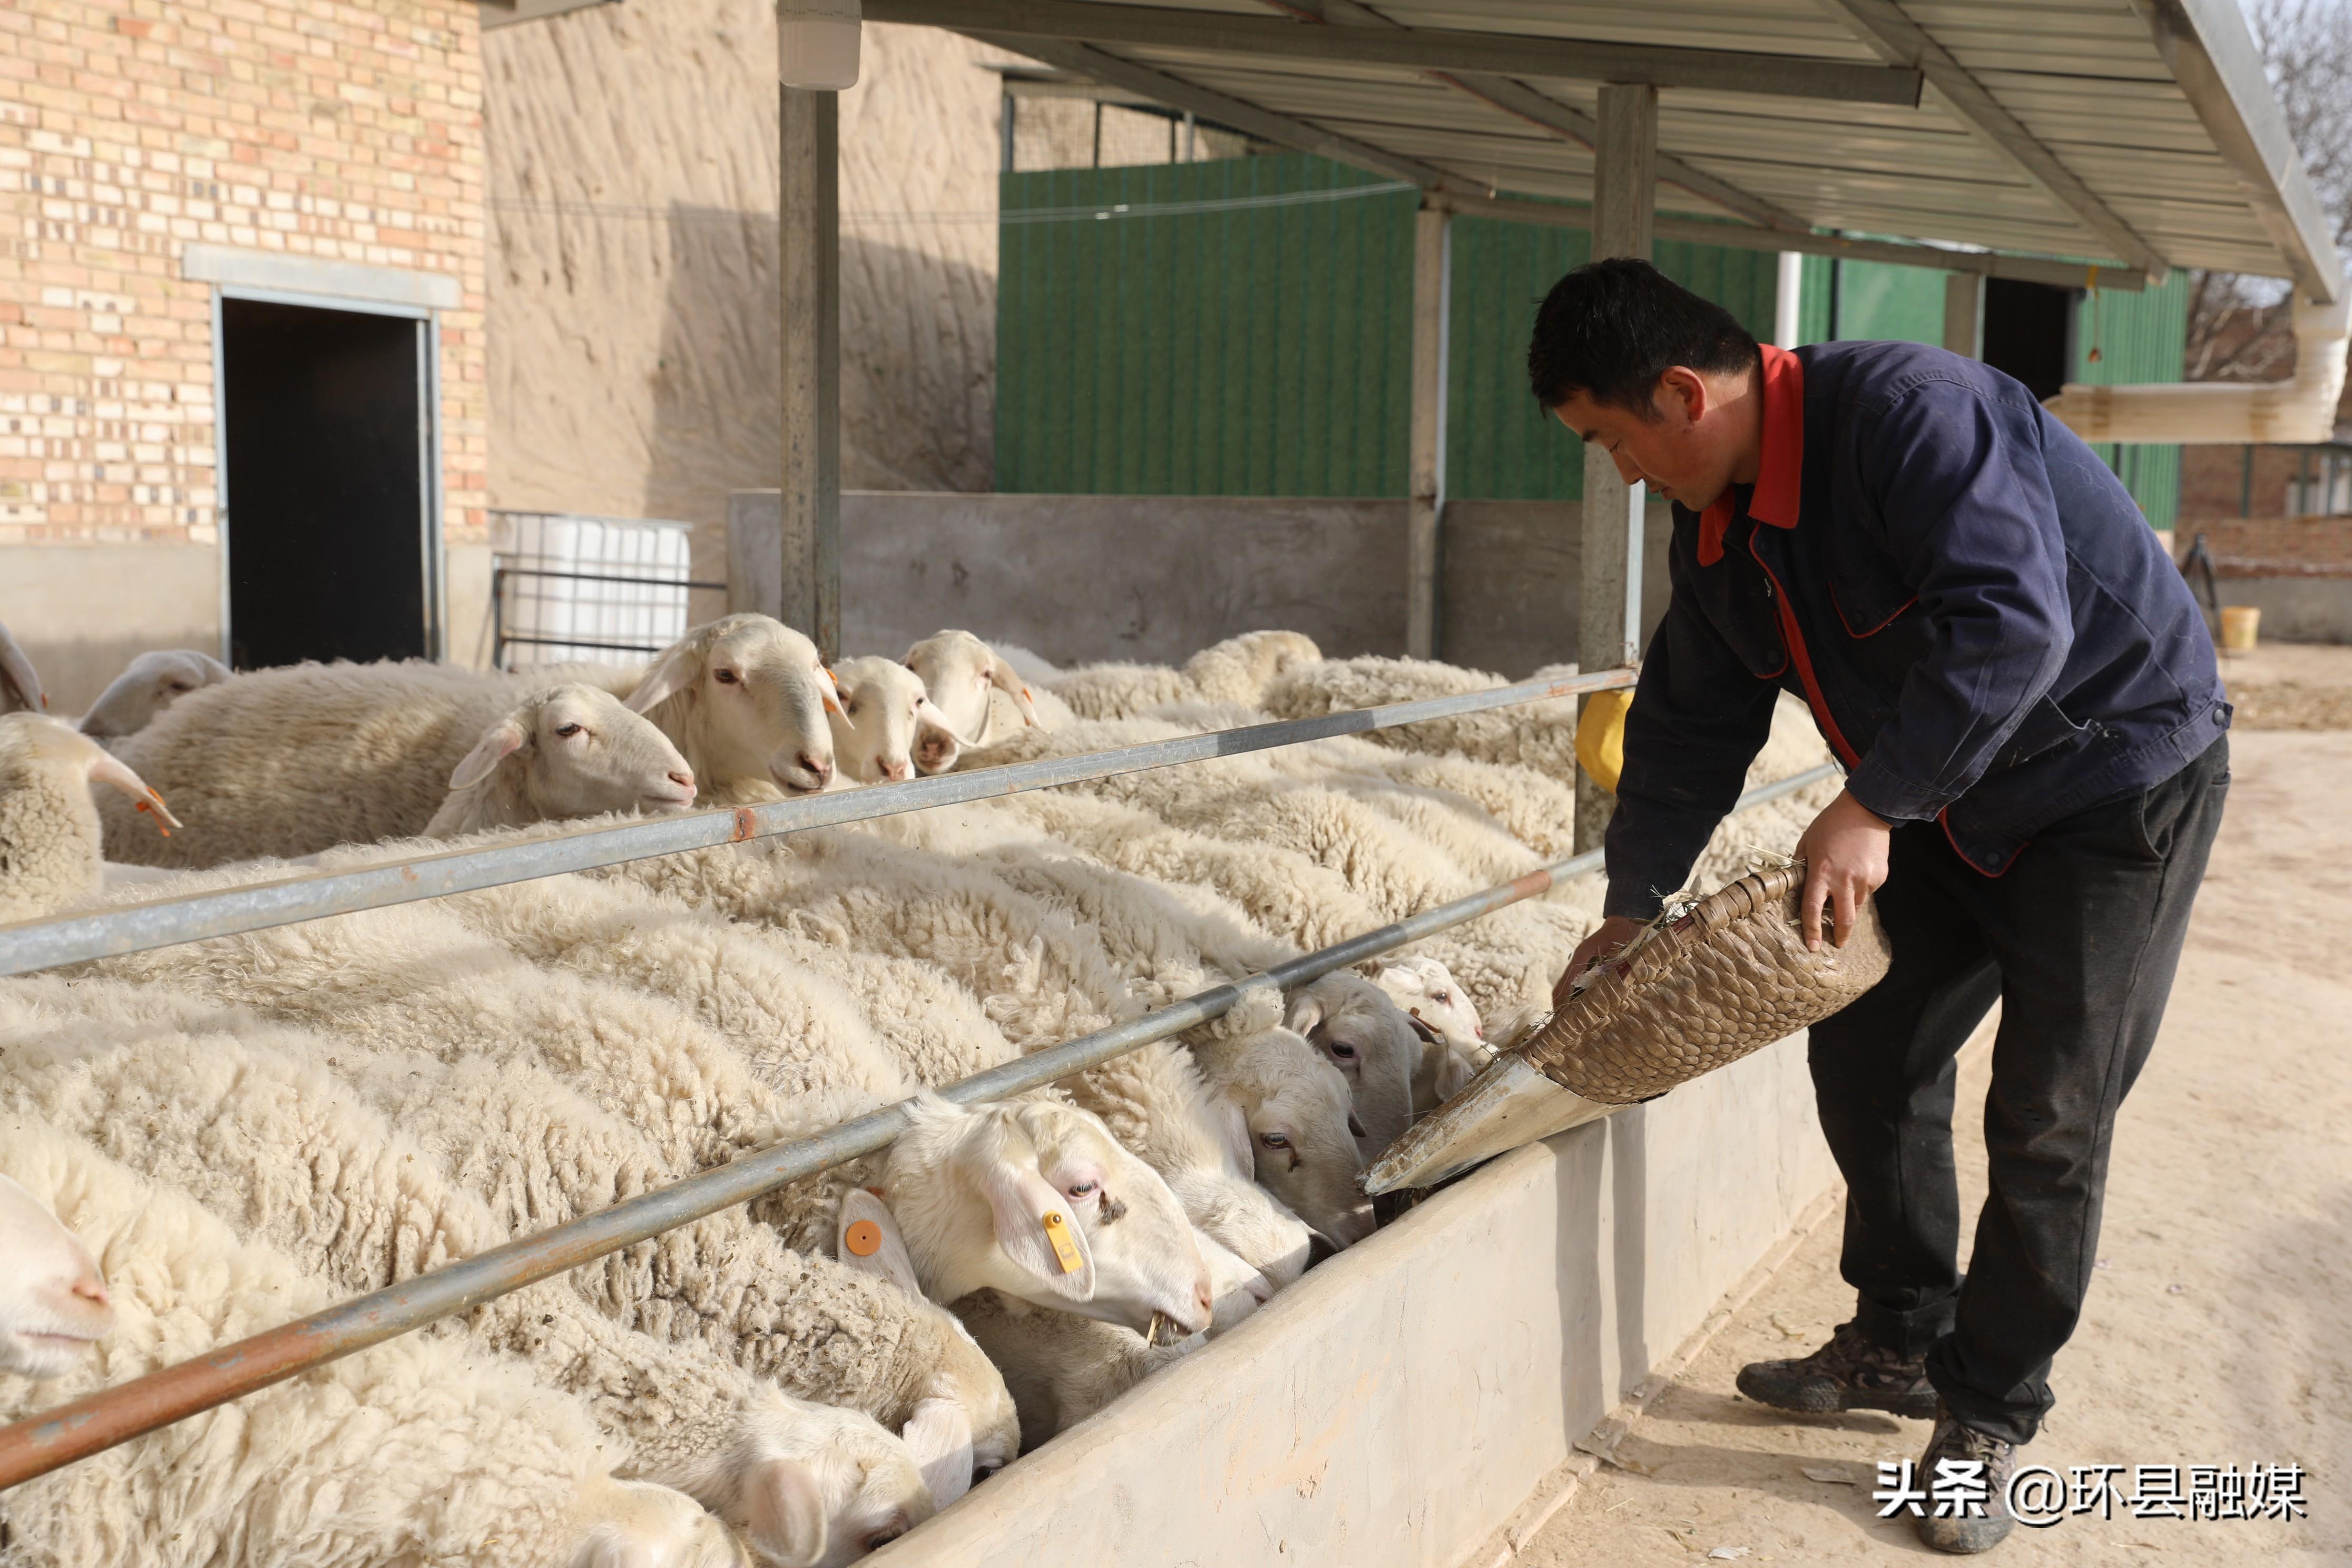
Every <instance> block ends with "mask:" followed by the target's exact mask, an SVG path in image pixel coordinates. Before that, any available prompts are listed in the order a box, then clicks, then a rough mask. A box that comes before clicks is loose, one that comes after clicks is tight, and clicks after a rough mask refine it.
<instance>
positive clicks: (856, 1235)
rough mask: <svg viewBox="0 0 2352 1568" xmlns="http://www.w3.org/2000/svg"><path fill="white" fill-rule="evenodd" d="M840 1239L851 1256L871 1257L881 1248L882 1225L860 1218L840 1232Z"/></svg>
mask: <svg viewBox="0 0 2352 1568" xmlns="http://www.w3.org/2000/svg"><path fill="white" fill-rule="evenodd" d="M841 1240H842V1245H843V1246H845V1247H848V1248H849V1250H850V1253H851V1255H852V1256H853V1257H857V1258H871V1257H873V1256H874V1255H875V1254H876V1253H877V1252H879V1251H881V1250H882V1227H881V1226H878V1225H876V1224H875V1223H874V1222H873V1221H872V1220H870V1219H861V1220H859V1221H857V1222H856V1224H854V1225H852V1226H850V1227H849V1228H848V1229H847V1230H845V1231H843V1232H842V1233H841Z"/></svg>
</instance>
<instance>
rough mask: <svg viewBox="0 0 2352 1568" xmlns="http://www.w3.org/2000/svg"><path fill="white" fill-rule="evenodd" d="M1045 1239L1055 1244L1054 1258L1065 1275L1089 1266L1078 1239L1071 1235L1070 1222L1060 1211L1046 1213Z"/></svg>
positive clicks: (1050, 1210)
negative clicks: (1079, 1248) (1080, 1249)
mask: <svg viewBox="0 0 2352 1568" xmlns="http://www.w3.org/2000/svg"><path fill="white" fill-rule="evenodd" d="M1045 1239H1046V1240H1048V1241H1050V1242H1052V1243H1053V1244H1054V1256H1055V1258H1056V1259H1058V1260H1059V1261H1060V1263H1061V1265H1062V1272H1063V1273H1065V1274H1076V1272H1077V1271H1078V1270H1079V1269H1081V1268H1085V1267H1086V1266H1087V1259H1086V1255H1085V1254H1084V1253H1081V1252H1080V1251H1079V1250H1078V1238H1077V1237H1074V1236H1072V1235H1071V1234H1070V1222H1069V1221H1068V1220H1066V1219H1064V1218H1063V1217H1062V1211H1061V1210H1059V1209H1047V1210H1046V1211H1045Z"/></svg>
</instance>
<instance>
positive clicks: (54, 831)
mask: <svg viewBox="0 0 2352 1568" xmlns="http://www.w3.org/2000/svg"><path fill="white" fill-rule="evenodd" d="M92 784H110V785H112V786H113V787H114V788H116V789H119V790H121V792H122V793H123V794H124V795H129V796H130V797H131V799H132V800H133V801H135V802H137V803H138V807H139V809H140V810H141V811H142V812H145V813H146V814H148V816H149V817H150V818H151V819H152V821H153V822H154V824H155V826H156V827H157V828H158V829H159V830H160V831H162V832H163V833H166V834H169V833H170V832H171V831H172V830H173V829H174V828H176V827H178V826H180V819H179V818H178V817H176V816H173V815H172V813H171V810H170V808H169V807H167V806H165V805H164V804H163V796H162V795H157V794H156V793H155V792H154V791H153V790H152V789H149V788H148V787H147V785H146V783H145V782H144V781H143V780H142V779H141V778H140V776H139V775H138V774H137V773H133V772H131V765H130V764H129V763H125V762H124V761H123V760H122V759H121V758H120V757H118V756H116V755H115V754H114V753H113V752H110V751H108V750H107V749H106V748H105V747H103V746H101V745H100V744H99V743H98V742H96V741H93V740H91V739H90V738H89V736H88V735H85V734H82V733H80V732H79V731H77V730H75V729H74V728H73V727H72V726H71V725H69V724H67V723H65V722H63V721H60V720H57V719H51V718H48V717H47V716H46V715H44V714H39V713H0V920H11V921H12V920H24V919H28V918H30V917H32V916H36V915H44V914H49V913H52V912H54V911H56V910H60V909H64V908H67V907H68V906H70V905H72V904H75V903H79V901H81V900H83V899H85V898H88V897H89V896H90V895H91V894H92V893H94V892H96V891H97V890H98V889H99V888H100V886H102V885H103V883H104V880H105V876H106V865H105V860H104V858H103V851H102V846H103V844H104V833H103V830H102V829H101V828H100V826H99V819H98V803H97V802H96V801H94V800H92V799H91V798H90V786H91V785H92Z"/></svg>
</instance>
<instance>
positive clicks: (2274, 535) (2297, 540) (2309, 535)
mask: <svg viewBox="0 0 2352 1568" xmlns="http://www.w3.org/2000/svg"><path fill="white" fill-rule="evenodd" d="M2197 531H2198V532H2200V533H2202V534H2204V536H2205V548H2206V549H2207V550H2209V551H2210V552H2212V555H2213V567H2214V571H2215V572H2216V574H2219V575H2221V576H2223V577H2352V517H2290V518H2284V519H2281V518H2254V519H2252V520H2242V519H2237V518H2231V519H2229V520H2227V521H2220V522H2210V523H2203V524H2200V525H2199V527H2198V530H2197ZM2188 537H2189V536H2188V532H2187V531H2186V530H2184V531H2182V533H2181V535H2180V541H2181V542H2180V548H2183V549H2186V548H2187V547H2188Z"/></svg>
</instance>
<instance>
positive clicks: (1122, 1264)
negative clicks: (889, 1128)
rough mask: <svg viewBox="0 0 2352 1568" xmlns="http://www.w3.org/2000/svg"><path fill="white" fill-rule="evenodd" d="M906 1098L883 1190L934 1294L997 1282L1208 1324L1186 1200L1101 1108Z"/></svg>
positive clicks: (1051, 1303)
mask: <svg viewBox="0 0 2352 1568" xmlns="http://www.w3.org/2000/svg"><path fill="white" fill-rule="evenodd" d="M908 1115H909V1118H910V1121H909V1125H908V1129H907V1131H904V1132H902V1133H900V1134H899V1135H898V1142H896V1143H894V1144H892V1145H891V1149H890V1153H889V1157H888V1160H887V1163H886V1165H885V1167H884V1173H883V1182H882V1188H883V1196H884V1198H885V1199H886V1201H887V1203H888V1204H889V1205H890V1212H891V1213H892V1214H893V1215H896V1216H897V1217H898V1229H899V1234H900V1235H901V1236H903V1237H905V1238H906V1242H907V1250H908V1255H909V1256H910V1258H911V1259H912V1261H913V1264H914V1268H915V1274H916V1277H917V1279H919V1280H920V1281H921V1282H922V1287H923V1292H924V1294H925V1295H927V1296H929V1297H930V1298H931V1300H935V1301H953V1300H959V1299H961V1298H962V1297H964V1296H967V1295H970V1294H971V1292H972V1291H974V1290H978V1289H982V1288H983V1287H988V1288H992V1289H997V1290H1000V1291H1003V1293H1004V1294H1005V1295H1008V1296H1012V1297H1014V1298H1016V1299H1018V1300H1024V1301H1028V1302H1031V1303H1033V1304H1034V1305H1036V1306H1040V1307H1046V1308H1051V1309H1054V1310H1059V1311H1064V1312H1074V1313H1076V1314H1077V1315H1078V1316H1080V1317H1086V1318H1094V1319H1097V1320H1098V1321H1102V1322H1107V1323H1118V1324H1120V1325H1121V1326H1123V1327H1126V1328H1129V1329H1133V1330H1134V1331H1136V1332H1137V1333H1139V1334H1145V1335H1147V1336H1156V1335H1158V1334H1160V1333H1164V1332H1168V1331H1172V1332H1173V1333H1174V1334H1175V1335H1176V1336H1177V1337H1178V1338H1183V1337H1185V1336H1188V1335H1191V1334H1194V1333H1198V1332H1201V1331H1203V1330H1205V1329H1206V1328H1207V1327H1208V1326H1209V1321H1210V1318H1211V1316H1212V1310H1213V1296H1212V1294H1211V1292H1210V1288H1209V1271H1208V1266H1207V1264H1206V1263H1205V1262H1204V1261H1203V1260H1202V1257H1201V1250H1200V1248H1199V1247H1197V1246H1196V1245H1195V1244H1194V1242H1193V1240H1192V1225H1191V1223H1190V1222H1189V1221H1188V1220H1187V1219H1186V1218H1185V1217H1184V1210H1183V1209H1182V1208H1181V1207H1180V1206H1179V1205H1178V1204H1177V1202H1176V1197H1175V1194H1172V1193H1171V1192H1170V1191H1169V1190H1168V1184H1167V1183H1165V1182H1163V1181H1161V1180H1160V1177H1159V1175H1158V1174H1157V1173H1154V1172H1153V1171H1152V1169H1151V1167H1150V1166H1149V1165H1146V1164H1145V1163H1143V1162H1142V1161H1141V1160H1139V1159H1137V1158H1136V1157H1135V1156H1134V1155H1133V1154H1131V1153H1129V1152H1127V1151H1126V1150H1125V1149H1123V1148H1121V1147H1120V1146H1119V1144H1118V1141H1117V1140H1115V1139H1114V1138H1112V1137H1111V1135H1110V1131H1109V1129H1108V1128H1106V1127H1105V1126H1104V1125H1103V1124H1102V1122H1101V1121H1099V1120H1098V1119H1097V1118H1096V1117H1094V1116H1092V1115H1090V1114H1089V1113H1087V1112H1086V1111H1083V1110H1076V1108H1074V1107H1071V1106H1067V1105H1059V1104H1055V1103H1053V1102H1051V1101H1045V1100H1011V1101H1003V1102H998V1103H993V1104H988V1105H982V1106H976V1107H973V1108H971V1109H970V1110H965V1109H962V1108H960V1107H957V1106H954V1105H951V1104H950V1103H949V1102H948V1101H946V1100H941V1099H940V1098H939V1097H938V1096H936V1095H929V1094H926V1095H920V1096H918V1097H917V1098H916V1099H914V1100H910V1101H908ZM1057 1236H1058V1237H1059V1238H1060V1242H1059V1244H1058V1245H1057V1242H1056V1239H1055V1238H1056V1237H1057ZM1065 1246H1066V1247H1067V1251H1066V1252H1065V1251H1064V1250H1063V1248H1064V1247H1065Z"/></svg>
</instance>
